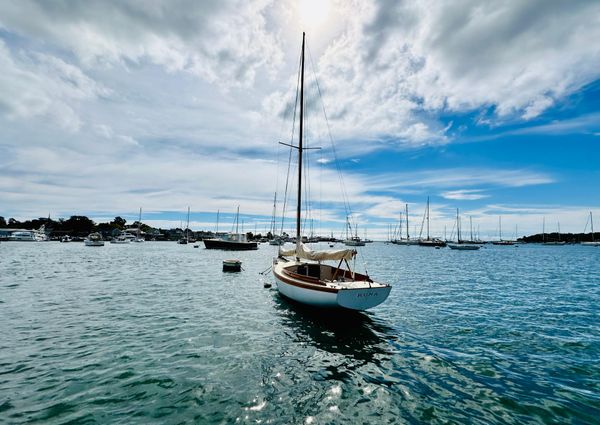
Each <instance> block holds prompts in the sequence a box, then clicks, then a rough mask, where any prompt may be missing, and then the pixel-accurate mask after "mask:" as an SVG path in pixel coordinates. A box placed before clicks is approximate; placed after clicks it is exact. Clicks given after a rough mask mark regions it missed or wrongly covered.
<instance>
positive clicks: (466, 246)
mask: <svg viewBox="0 0 600 425" xmlns="http://www.w3.org/2000/svg"><path fill="white" fill-rule="evenodd" d="M471 233H472V232H471ZM471 239H473V238H472V237H471ZM448 246H449V247H450V249H459V250H462V251H475V250H478V249H479V248H481V247H480V246H479V245H475V244H471V243H465V242H463V241H462V240H461V239H460V216H459V214H458V208H457V209H456V243H449V244H448Z"/></svg>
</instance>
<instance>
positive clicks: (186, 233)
mask: <svg viewBox="0 0 600 425" xmlns="http://www.w3.org/2000/svg"><path fill="white" fill-rule="evenodd" d="M185 239H186V240H187V241H189V239H190V207H188V216H187V225H186V228H185Z"/></svg>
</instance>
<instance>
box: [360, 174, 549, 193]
mask: <svg viewBox="0 0 600 425" xmlns="http://www.w3.org/2000/svg"><path fill="white" fill-rule="evenodd" d="M554 181H555V179H554V178H553V177H552V176H550V175H548V174H545V173H540V172H536V171H530V170H520V169H517V170H510V169H509V170H503V169H491V168H490V169H485V168H441V169H436V170H422V171H412V172H410V173H389V174H378V175H376V176H372V177H370V178H369V179H368V185H369V187H371V188H372V189H373V190H390V191H392V190H393V191H400V192H401V191H402V190H403V189H404V188H413V187H421V188H425V189H431V188H450V189H453V188H456V187H473V186H481V185H488V186H496V187H524V186H532V185H540V184H549V183H553V182H554ZM454 192H461V191H460V190H454ZM462 192H463V193H468V192H465V189H462ZM446 193H450V194H452V193H453V192H452V191H449V192H446ZM455 194H456V193H455ZM451 199H458V198H451Z"/></svg>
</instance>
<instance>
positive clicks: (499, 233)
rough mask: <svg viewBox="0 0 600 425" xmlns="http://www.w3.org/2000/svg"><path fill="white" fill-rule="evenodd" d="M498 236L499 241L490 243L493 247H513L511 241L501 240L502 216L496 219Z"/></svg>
mask: <svg viewBox="0 0 600 425" xmlns="http://www.w3.org/2000/svg"><path fill="white" fill-rule="evenodd" d="M498 235H499V237H500V240H497V241H494V242H492V244H494V245H514V242H513V241H508V240H507V241H505V240H503V239H502V216H499V217H498Z"/></svg>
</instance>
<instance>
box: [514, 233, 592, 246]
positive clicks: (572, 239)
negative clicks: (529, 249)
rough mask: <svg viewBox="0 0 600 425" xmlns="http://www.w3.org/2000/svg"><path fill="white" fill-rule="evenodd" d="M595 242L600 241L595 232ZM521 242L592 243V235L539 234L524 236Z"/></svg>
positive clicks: (520, 239)
mask: <svg viewBox="0 0 600 425" xmlns="http://www.w3.org/2000/svg"><path fill="white" fill-rule="evenodd" d="M594 240H596V241H598V240H600V233H598V232H594ZM519 241H523V242H527V243H542V242H558V241H564V242H566V243H579V242H591V241H592V233H591V232H590V233H560V234H559V233H557V232H554V233H546V234H544V233H538V234H535V235H531V236H524V237H522V238H519Z"/></svg>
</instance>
